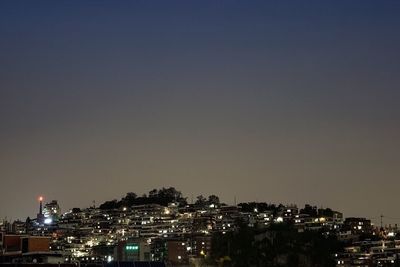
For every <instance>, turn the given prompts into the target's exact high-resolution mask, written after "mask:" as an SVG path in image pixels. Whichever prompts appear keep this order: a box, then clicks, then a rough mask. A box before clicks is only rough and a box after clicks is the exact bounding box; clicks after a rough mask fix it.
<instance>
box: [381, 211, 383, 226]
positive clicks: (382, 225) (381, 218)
mask: <svg viewBox="0 0 400 267" xmlns="http://www.w3.org/2000/svg"><path fill="white" fill-rule="evenodd" d="M382 229H383V215H382V214H381V230H382Z"/></svg>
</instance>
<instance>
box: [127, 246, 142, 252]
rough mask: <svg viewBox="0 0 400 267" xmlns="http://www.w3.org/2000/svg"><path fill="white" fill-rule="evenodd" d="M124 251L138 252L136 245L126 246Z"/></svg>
mask: <svg viewBox="0 0 400 267" xmlns="http://www.w3.org/2000/svg"><path fill="white" fill-rule="evenodd" d="M125 249H126V250H134V251H135V250H139V246H138V245H127V246H126V247H125Z"/></svg>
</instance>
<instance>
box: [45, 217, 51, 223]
mask: <svg viewBox="0 0 400 267" xmlns="http://www.w3.org/2000/svg"><path fill="white" fill-rule="evenodd" d="M52 222H53V220H52V219H51V218H46V219H45V220H44V223H45V224H51V223H52Z"/></svg>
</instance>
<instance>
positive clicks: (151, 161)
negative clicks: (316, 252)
mask: <svg viewBox="0 0 400 267" xmlns="http://www.w3.org/2000/svg"><path fill="white" fill-rule="evenodd" d="M399 14H400V1H397V0H395V1H367V0H362V1H361V0H360V1H319V0H318V1H297V0H296V1H183V0H182V1H0V177H1V186H0V218H4V217H7V218H8V219H10V218H11V219H16V218H22V219H25V217H26V216H34V215H35V214H36V213H37V202H36V199H37V196H38V195H40V194H43V195H44V196H45V197H46V199H47V200H51V199H57V200H58V201H59V202H60V205H61V207H62V209H63V210H64V211H65V210H67V209H69V208H72V207H75V206H77V207H87V206H89V205H91V204H92V201H93V200H95V201H96V202H97V203H101V202H103V201H105V200H110V199H114V198H120V197H122V196H123V195H125V193H126V192H130V191H133V192H137V193H139V194H141V193H146V192H148V191H149V190H151V189H153V188H160V187H163V186H174V187H176V188H177V189H178V190H181V191H182V192H183V193H184V194H185V195H186V196H188V197H189V199H190V198H191V196H192V195H193V196H196V195H198V194H205V195H208V194H217V195H219V196H220V197H221V199H222V200H223V201H225V202H227V203H233V200H234V196H236V198H237V200H238V201H239V202H240V201H253V200H258V201H267V202H273V203H284V204H289V203H297V204H298V205H303V204H304V203H311V204H313V205H317V206H323V207H331V208H333V209H336V210H339V211H342V212H344V215H345V216H366V217H370V218H375V217H378V216H379V215H380V214H384V215H387V216H389V217H393V218H400V209H399V200H400V198H399V193H398V192H399V187H400V179H399V178H400V155H399V154H400V138H399V137H400V124H399V122H400V16H399ZM385 222H387V223H394V222H400V219H398V220H395V219H392V221H390V220H389V219H387V220H385Z"/></svg>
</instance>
